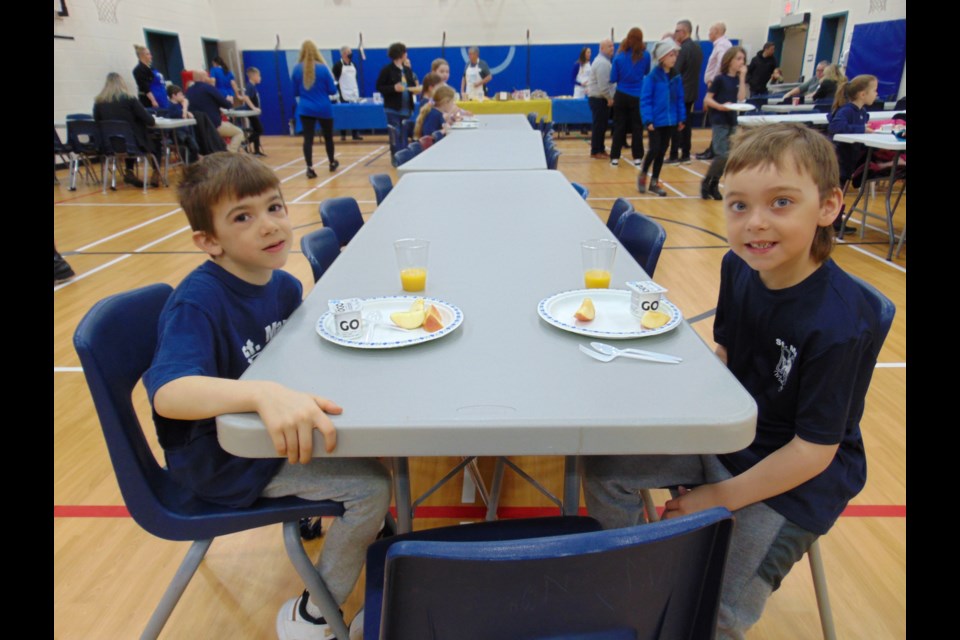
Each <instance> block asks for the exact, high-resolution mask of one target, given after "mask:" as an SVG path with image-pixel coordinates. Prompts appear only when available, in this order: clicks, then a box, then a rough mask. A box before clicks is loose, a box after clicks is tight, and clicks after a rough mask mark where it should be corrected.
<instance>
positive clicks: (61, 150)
mask: <svg viewBox="0 0 960 640" xmlns="http://www.w3.org/2000/svg"><path fill="white" fill-rule="evenodd" d="M72 155H73V148H72V147H71V146H70V145H68V144H63V140H61V139H60V134H59V133H57V128H56V127H54V128H53V184H60V180H59V179H57V158H59V159H60V162H62V163H64V164H66V165H67V166H68V167H69V166H71V165H72V163H73V159H72Z"/></svg>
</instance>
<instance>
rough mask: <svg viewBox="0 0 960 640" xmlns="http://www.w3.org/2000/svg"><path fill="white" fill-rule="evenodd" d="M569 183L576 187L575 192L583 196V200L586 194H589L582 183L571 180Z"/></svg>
mask: <svg viewBox="0 0 960 640" xmlns="http://www.w3.org/2000/svg"><path fill="white" fill-rule="evenodd" d="M570 184H572V185H573V188H574V189H576V191H577V193H579V194H580V197H581V198H583V199H584V200H586V199H587V196H588V195H590V190H589V189H587V188H586V187H585V186H583V185H582V184H579V183H576V182H571V183H570Z"/></svg>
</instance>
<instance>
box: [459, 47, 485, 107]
mask: <svg viewBox="0 0 960 640" xmlns="http://www.w3.org/2000/svg"><path fill="white" fill-rule="evenodd" d="M467 57H468V58H469V59H470V61H469V62H468V63H467V68H466V69H464V70H463V78H461V79H460V93H461V94H462V95H463V96H464V98H466V99H467V100H481V99H483V96H485V95H486V93H487V85H488V84H490V81H491V80H493V73H492V72H491V71H490V65H488V64H487V63H486V62H484V61H483V60H481V59H480V49H478V48H477V47H470V48H469V49H467Z"/></svg>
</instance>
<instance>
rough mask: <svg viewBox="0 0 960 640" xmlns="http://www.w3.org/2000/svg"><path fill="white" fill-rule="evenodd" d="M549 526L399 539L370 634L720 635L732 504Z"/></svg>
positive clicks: (466, 638)
mask: <svg viewBox="0 0 960 640" xmlns="http://www.w3.org/2000/svg"><path fill="white" fill-rule="evenodd" d="M522 525H523V523H521V526H522ZM473 527H474V525H464V526H462V527H459V528H461V529H471V528H473ZM550 528H551V527H550V526H549V525H547V526H544V527H543V529H544V533H543V534H542V535H543V536H544V537H533V538H531V537H529V536H528V535H522V536H521V537H520V539H481V540H479V541H462V540H464V539H465V538H466V534H461V535H460V536H458V539H457V541H452V542H448V541H443V540H442V539H441V540H418V539H405V540H398V541H395V542H393V544H392V545H391V546H390V547H389V550H388V551H387V553H386V563H385V570H384V578H383V582H382V584H383V590H384V593H383V606H382V609H383V610H382V615H381V623H380V625H379V626H380V628H379V629H371V628H370V627H368V626H367V625H366V623H367V620H368V618H366V617H365V618H364V623H365V624H364V637H365V638H368V639H371V638H377V637H379V638H384V639H393V638H457V639H458V640H475V639H476V640H479V639H485V638H520V639H524V640H527V639H529V640H533V639H538V640H547V639H559V638H566V639H568V640H569V639H573V638H577V639H581V640H584V639H587V638H591V639H599V638H604V639H620V638H623V639H626V638H631V639H635V640H653V639H655V638H691V639H708V638H713V637H714V634H715V632H716V621H717V613H718V610H719V606H720V588H721V585H722V582H723V572H724V567H725V564H726V557H727V549H728V547H729V543H730V535H731V533H732V531H733V517H732V515H731V514H730V512H729V511H727V510H726V509H724V508H722V507H717V508H714V509H709V510H707V511H703V512H700V513H696V514H693V515H691V516H686V517H683V518H676V519H673V520H668V521H664V522H661V523H656V524H646V525H639V526H636V527H630V528H626V529H611V530H608V531H587V532H582V533H581V532H576V531H574V532H572V533H568V534H565V535H564V534H561V535H556V534H555V533H554V532H552V531H550ZM418 533H428V532H418ZM415 535H416V534H415ZM368 563H369V556H368ZM367 580H368V584H369V582H370V581H371V579H370V578H369V577H368V579H367ZM366 606H370V596H369V595H368V596H367V605H366Z"/></svg>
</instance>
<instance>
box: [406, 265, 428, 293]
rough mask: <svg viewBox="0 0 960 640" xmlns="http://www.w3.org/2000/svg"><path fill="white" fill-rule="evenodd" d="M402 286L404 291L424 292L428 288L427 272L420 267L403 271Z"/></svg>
mask: <svg viewBox="0 0 960 640" xmlns="http://www.w3.org/2000/svg"><path fill="white" fill-rule="evenodd" d="M400 284H401V285H402V286H403V290H404V291H423V290H424V289H426V288H427V270H426V269H421V268H419V267H411V268H409V269H401V270H400Z"/></svg>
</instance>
